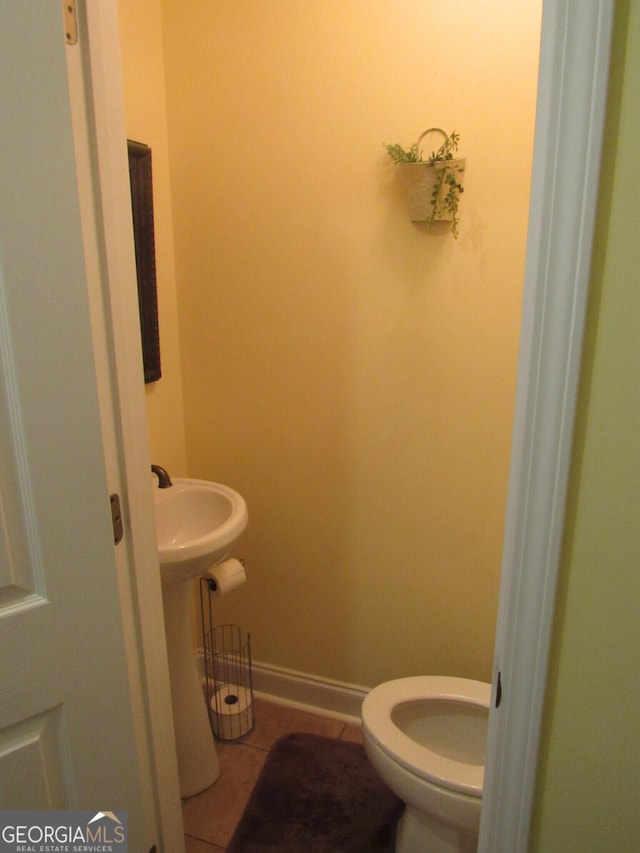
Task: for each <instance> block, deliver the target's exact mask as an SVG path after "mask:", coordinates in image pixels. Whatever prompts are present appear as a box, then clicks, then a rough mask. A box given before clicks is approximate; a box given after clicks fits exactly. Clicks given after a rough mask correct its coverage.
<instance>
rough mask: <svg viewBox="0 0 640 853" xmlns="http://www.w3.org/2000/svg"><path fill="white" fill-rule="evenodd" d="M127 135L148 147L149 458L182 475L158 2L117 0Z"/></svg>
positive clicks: (183, 454) (181, 423)
mask: <svg viewBox="0 0 640 853" xmlns="http://www.w3.org/2000/svg"><path fill="white" fill-rule="evenodd" d="M119 15H120V43H121V51H122V66H123V78H124V90H125V108H126V122H127V136H128V137H129V139H135V140H136V141H137V142H144V143H145V145H149V146H151V157H152V168H153V196H154V225H155V243H156V267H157V280H158V314H159V325H160V358H161V363H162V378H161V379H160V381H159V382H153V383H150V384H148V385H146V402H147V417H148V422H149V446H150V452H151V460H152V461H153V462H154V463H156V464H158V465H163V466H164V467H165V468H167V469H168V470H169V472H170V473H172V474H174V475H184V474H186V467H187V461H186V449H185V436H184V412H183V404H182V377H181V370H180V347H179V335H178V319H177V305H176V279H175V263H174V256H173V225H172V217H171V191H170V186H169V152H168V145H167V115H166V104H165V85H164V64H163V54H162V12H161V6H160V0H135V2H132V0H119Z"/></svg>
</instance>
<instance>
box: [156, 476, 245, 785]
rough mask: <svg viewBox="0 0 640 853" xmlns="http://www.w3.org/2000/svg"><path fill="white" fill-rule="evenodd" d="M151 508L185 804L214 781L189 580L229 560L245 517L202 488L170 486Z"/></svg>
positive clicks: (225, 494) (236, 504)
mask: <svg viewBox="0 0 640 853" xmlns="http://www.w3.org/2000/svg"><path fill="white" fill-rule="evenodd" d="M154 504H155V514H156V529H157V536H158V556H159V558H160V576H161V581H162V600H163V604H164V619H165V631H166V636H167V655H168V658H169V675H170V678H171V701H172V705H173V722H174V728H175V735H176V749H177V753H178V773H179V776H180V795H181V796H182V797H190V796H192V795H193V794H197V793H198V792H199V791H203V790H204V789H205V788H208V787H209V786H210V785H212V784H213V783H214V782H215V781H216V779H217V778H218V775H219V773H220V765H219V762H218V755H217V753H216V749H215V744H214V740H213V734H212V732H211V726H210V724H209V714H208V711H207V707H206V704H205V700H204V696H203V692H202V688H201V686H200V677H199V674H198V669H197V665H196V661H195V656H194V649H193V625H194V620H195V606H194V600H195V599H194V588H193V587H194V585H193V583H192V580H193V579H194V578H196V577H200V576H201V575H204V574H205V572H206V571H207V569H208V568H209V567H210V566H212V565H214V564H215V563H218V562H220V560H222V559H224V558H225V557H226V556H227V555H229V553H230V551H231V546H232V545H233V544H234V542H235V541H236V540H237V539H238V537H239V536H240V534H241V533H242V531H243V530H244V528H245V527H246V526H247V520H248V513H247V506H246V504H245V502H244V499H243V498H242V496H241V495H239V494H238V493H237V492H235V491H234V490H233V489H230V488H229V487H228V486H223V485H221V484H220V483H211V482H209V481H207V480H188V479H181V478H174V480H173V485H172V486H170V487H169V488H164V489H160V488H157V489H155V491H154Z"/></svg>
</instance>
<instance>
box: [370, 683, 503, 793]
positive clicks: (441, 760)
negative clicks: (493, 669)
mask: <svg viewBox="0 0 640 853" xmlns="http://www.w3.org/2000/svg"><path fill="white" fill-rule="evenodd" d="M490 696H491V685H489V684H484V683H483V682H481V681H471V680H470V679H466V678H448V677H446V676H416V677H413V678H398V679H396V680H394V681H387V682H385V683H384V684H380V685H378V687H374V688H373V690H371V691H370V693H368V695H367V696H366V697H365V700H364V702H363V705H362V723H363V726H364V727H365V729H366V730H367V732H368V734H369V735H370V736H371V738H372V739H373V740H374V741H375V743H376V744H377V745H378V746H379V748H380V749H382V750H383V751H384V752H386V753H387V754H388V755H389V756H390V757H392V758H393V759H394V760H395V761H397V762H398V763H399V764H401V765H403V766H404V767H405V768H406V769H407V770H409V771H411V772H412V773H415V774H416V775H417V776H420V777H422V778H425V779H428V780H429V781H431V782H433V783H435V784H436V785H439V786H440V787H443V788H449V789H451V790H454V791H459V792H461V793H464V794H467V795H469V796H473V797H481V796H482V786H483V782H484V761H483V762H482V763H481V764H471V763H467V762H465V761H460V760H456V759H454V758H450V757H447V756H445V755H442V754H441V753H440V752H436V751H434V750H432V749H429V747H427V746H423V745H422V744H420V743H418V742H417V741H416V740H414V739H413V738H411V737H409V735H407V734H405V733H404V732H403V731H402V729H400V728H399V727H398V725H397V724H396V723H395V722H394V720H393V712H394V709H397V708H399V707H400V706H402V705H409V704H411V703H420V704H422V703H431V702H434V703H437V702H446V703H455V704H462V705H471V706H475V707H476V708H486V709H487V710H488V709H489V703H490Z"/></svg>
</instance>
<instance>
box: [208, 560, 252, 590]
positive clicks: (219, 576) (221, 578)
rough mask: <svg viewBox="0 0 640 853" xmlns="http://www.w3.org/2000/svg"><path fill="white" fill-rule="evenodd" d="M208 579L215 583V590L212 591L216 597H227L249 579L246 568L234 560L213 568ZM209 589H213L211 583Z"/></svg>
mask: <svg viewBox="0 0 640 853" xmlns="http://www.w3.org/2000/svg"><path fill="white" fill-rule="evenodd" d="M206 577H208V578H209V579H210V580H211V581H213V584H214V588H213V589H212V590H211V591H212V592H213V594H214V595H215V596H216V597H219V596H221V595H226V594H227V593H228V592H231V590H233V589H237V587H239V586H242V584H243V583H244V582H245V581H246V579H247V576H246V574H245V571H244V566H243V565H242V563H241V562H240V560H235V559H233V558H232V559H230V560H225V561H224V562H223V563H218V565H217V566H211V568H210V569H209V571H208V572H207V574H206ZM209 589H211V583H210V584H209Z"/></svg>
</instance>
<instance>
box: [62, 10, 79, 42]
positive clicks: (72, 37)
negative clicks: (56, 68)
mask: <svg viewBox="0 0 640 853" xmlns="http://www.w3.org/2000/svg"><path fill="white" fill-rule="evenodd" d="M62 16H63V18H64V39H65V41H66V43H67V44H78V18H77V17H76V0H62Z"/></svg>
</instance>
